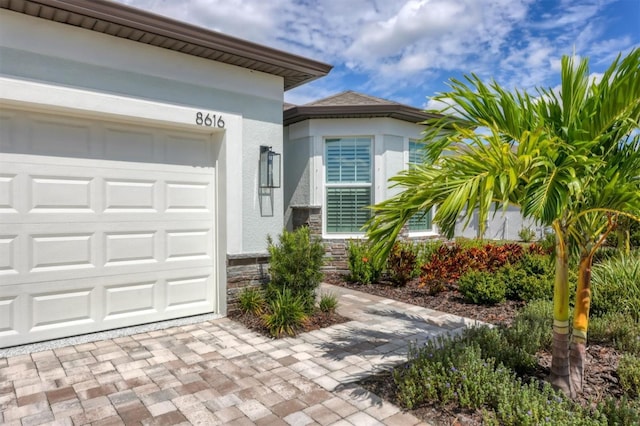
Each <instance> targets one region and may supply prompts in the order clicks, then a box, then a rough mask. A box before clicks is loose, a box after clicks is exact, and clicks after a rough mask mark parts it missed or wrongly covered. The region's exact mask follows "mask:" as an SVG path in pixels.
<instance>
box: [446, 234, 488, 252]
mask: <svg viewBox="0 0 640 426" xmlns="http://www.w3.org/2000/svg"><path fill="white" fill-rule="evenodd" d="M454 241H455V243H456V244H457V245H458V246H460V248H462V249H470V248H477V249H479V248H482V247H484V245H485V244H487V242H486V241H485V240H482V239H480V238H467V237H456V238H455V239H454Z"/></svg>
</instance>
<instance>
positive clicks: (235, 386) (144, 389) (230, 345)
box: [0, 284, 471, 426]
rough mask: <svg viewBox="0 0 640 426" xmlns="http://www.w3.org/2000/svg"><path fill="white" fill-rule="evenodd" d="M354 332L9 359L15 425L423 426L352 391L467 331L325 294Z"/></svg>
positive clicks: (188, 341) (87, 347)
mask: <svg viewBox="0 0 640 426" xmlns="http://www.w3.org/2000/svg"><path fill="white" fill-rule="evenodd" d="M322 291H324V292H326V291H331V292H334V293H336V294H338V295H339V296H340V308H339V312H340V313H341V314H342V315H344V316H347V317H349V318H352V319H353V321H350V322H348V323H345V324H340V325H336V326H333V327H329V328H326V329H323V330H317V331H314V332H310V333H304V334H302V335H300V336H298V337H297V338H287V339H281V340H272V339H269V338H267V337H264V336H261V335H259V334H256V333H254V332H252V331H250V330H247V329H246V328H245V327H244V326H242V325H241V324H238V323H236V322H233V321H231V320H229V319H227V318H222V319H216V320H211V321H204V322H201V323H197V324H192V325H186V326H180V327H172V328H168V329H165V330H159V331H152V332H147V333H140V334H134V335H131V336H128V337H120V338H115V339H110V340H102V341H97V342H93V343H86V344H80V345H75V346H66V347H60V348H57V349H53V350H45V351H42V352H34V353H31V354H27V355H18V356H12V357H8V358H0V411H1V412H2V414H1V415H0V423H3V424H9V425H39V424H51V425H80V424H93V425H118V424H126V425H134V424H143V425H170V424H202V425H218V424H224V425H252V424H256V425H310V424H316V425H317V424H319V425H357V426H360V425H402V426H411V425H416V424H424V423H420V422H419V420H418V419H416V418H415V417H413V416H412V415H410V414H406V413H402V412H401V411H400V409H399V408H398V407H396V406H394V405H392V404H389V403H387V402H384V401H382V400H380V399H379V398H378V397H377V396H375V395H373V394H371V393H369V392H367V391H365V390H364V389H362V388H360V387H358V386H357V385H356V384H355V383H354V382H356V381H357V380H358V379H360V378H362V377H365V376H367V375H370V374H372V373H374V372H375V371H377V370H380V369H383V368H389V367H390V366H391V365H395V364H397V363H399V362H402V361H403V360H404V359H406V358H405V357H406V350H407V343H408V342H409V341H416V342H418V343H419V342H423V341H425V340H427V339H429V338H431V337H433V336H435V335H438V334H441V333H445V332H456V331H458V330H460V329H461V328H463V327H465V326H466V325H469V324H470V323H471V321H470V320H466V319H463V318H460V317H456V316H453V315H448V314H443V313H440V312H436V311H432V310H429V309H424V308H420V307H416V306H412V305H407V304H404V303H401V302H396V301H392V300H388V299H382V298H379V297H376V296H371V295H368V294H363V293H359V292H354V291H351V290H347V289H344V288H340V287H334V286H329V285H326V284H323V286H322Z"/></svg>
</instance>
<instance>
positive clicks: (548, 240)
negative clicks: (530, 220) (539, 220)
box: [538, 232, 556, 253]
mask: <svg viewBox="0 0 640 426" xmlns="http://www.w3.org/2000/svg"><path fill="white" fill-rule="evenodd" d="M538 244H539V245H540V246H541V247H542V248H543V249H544V250H545V251H546V252H547V253H553V252H554V251H555V249H556V234H554V233H553V232H549V233H545V234H544V237H542V239H541V240H540V241H538Z"/></svg>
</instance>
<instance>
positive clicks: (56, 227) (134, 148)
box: [0, 110, 217, 347]
mask: <svg viewBox="0 0 640 426" xmlns="http://www.w3.org/2000/svg"><path fill="white" fill-rule="evenodd" d="M0 129H1V130H0V144H1V145H0V347H7V346H13V345H17V344H23V343H29V342H35V341H40V340H46V339H51V338H57V337H63V336H70V335H76V334H82V333H88V332H94V331H100V330H106V329H112V328H118V327H123V326H129V325H134V324H141V323H147V322H152V321H157V320H164V319H170V318H177V317H182V316H187V315H194V314H200V313H205V312H212V311H213V308H214V301H215V300H214V299H215V294H216V293H215V290H216V287H217V279H216V273H217V272H216V270H215V268H214V266H215V261H214V259H215V253H214V250H215V247H216V246H215V237H216V236H215V233H214V231H215V226H214V224H215V219H214V213H215V205H214V201H215V192H214V191H215V181H214V178H215V169H214V164H215V158H214V157H215V154H214V149H213V146H212V144H213V143H212V141H211V139H212V137H211V136H210V135H203V134H198V133H185V132H184V131H182V130H180V131H172V130H163V129H157V128H150V127H143V126H134V125H123V124H118V123H115V122H108V121H100V120H88V119H78V118H70V117H62V116H54V115H46V114H34V113H26V112H20V111H6V110H3V111H2V112H1V113H0Z"/></svg>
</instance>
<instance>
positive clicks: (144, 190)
mask: <svg viewBox="0 0 640 426" xmlns="http://www.w3.org/2000/svg"><path fill="white" fill-rule="evenodd" d="M161 185H162V184H161V183H158V182H157V181H153V180H136V179H116V178H107V179H105V182H104V194H105V198H104V199H105V206H104V208H105V210H104V211H105V212H106V213H120V212H127V213H157V212H158V211H159V210H161V208H160V200H159V199H158V194H157V191H158V189H157V188H158V186H161Z"/></svg>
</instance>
